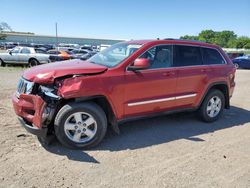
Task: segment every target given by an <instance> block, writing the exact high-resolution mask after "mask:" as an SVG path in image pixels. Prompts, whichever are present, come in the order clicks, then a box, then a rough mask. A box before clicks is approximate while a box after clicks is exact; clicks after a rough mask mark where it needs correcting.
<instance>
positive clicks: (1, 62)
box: [0, 59, 6, 67]
mask: <svg viewBox="0 0 250 188" xmlns="http://www.w3.org/2000/svg"><path fill="white" fill-rule="evenodd" d="M5 65H6V64H5V63H4V62H3V60H2V59H0V66H1V67H5Z"/></svg>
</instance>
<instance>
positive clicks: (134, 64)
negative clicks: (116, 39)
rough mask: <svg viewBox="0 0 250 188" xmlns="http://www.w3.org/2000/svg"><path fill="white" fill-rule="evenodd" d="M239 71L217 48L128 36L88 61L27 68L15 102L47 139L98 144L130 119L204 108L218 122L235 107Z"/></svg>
mask: <svg viewBox="0 0 250 188" xmlns="http://www.w3.org/2000/svg"><path fill="white" fill-rule="evenodd" d="M235 70H236V68H235V67H234V65H233V63H232V61H231V60H230V59H229V57H228V56H227V55H226V54H225V53H224V52H223V50H222V49H221V48H220V47H218V46H216V45H212V44H207V43H203V42H194V41H185V40H175V39H166V40H140V41H128V42H122V43H117V44H115V45H113V46H111V47H109V48H107V49H105V50H103V51H101V52H99V53H97V54H96V55H94V56H93V57H91V58H90V59H89V60H87V61H82V60H72V61H66V62H64V63H60V62H58V63H54V64H53V66H46V65H45V66H38V67H34V68H32V69H29V70H27V71H25V72H24V74H23V75H22V77H21V78H20V81H19V85H18V88H17V91H16V93H14V94H13V97H12V102H13V106H14V109H15V112H16V114H17V115H18V116H19V117H18V118H19V121H20V122H21V124H22V125H23V126H24V128H25V129H26V130H28V131H29V132H31V133H33V134H35V135H37V136H38V137H40V138H41V140H42V139H46V136H47V134H55V135H56V137H57V138H58V140H59V141H60V142H61V143H62V144H63V145H65V146H67V147H71V148H78V149H82V148H91V147H93V146H96V145H97V144H98V143H100V142H101V141H102V139H103V138H104V136H105V134H106V131H107V126H108V125H110V126H111V127H112V128H113V129H114V130H115V131H116V132H119V126H118V124H119V123H121V122H124V121H128V120H133V119H138V118H142V117H144V118H146V117H149V116H155V115H160V114H162V115H164V114H169V113H174V112H180V111H198V113H197V114H199V117H200V118H201V119H202V120H203V121H205V122H213V121H216V120H217V119H219V118H220V117H221V115H222V114H223V110H224V109H225V108H226V109H228V108H229V107H230V98H231V97H232V94H233V91H234V87H235V81H234V79H235ZM27 104H28V105H27ZM212 126H214V125H212ZM152 129H154V127H152ZM199 129H202V128H199ZM205 129H207V128H206V127H205ZM145 142H147V141H146V140H145Z"/></svg>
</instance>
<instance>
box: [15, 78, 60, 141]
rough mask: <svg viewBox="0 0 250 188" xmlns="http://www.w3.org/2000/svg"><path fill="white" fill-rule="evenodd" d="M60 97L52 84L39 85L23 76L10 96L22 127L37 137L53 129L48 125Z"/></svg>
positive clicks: (45, 134) (44, 135) (43, 135)
mask: <svg viewBox="0 0 250 188" xmlns="http://www.w3.org/2000/svg"><path fill="white" fill-rule="evenodd" d="M60 99H61V97H59V96H58V95H57V88H56V86H54V85H49V86H44V85H39V84H36V83H33V82H30V81H28V80H25V79H23V78H21V79H20V81H19V84H18V89H17V92H16V93H15V94H14V95H13V96H12V102H13V107H14V109H15V112H16V114H17V115H18V119H19V121H20V122H21V124H22V125H23V127H24V128H25V129H26V130H27V131H28V132H30V133H32V134H35V135H37V136H38V137H46V136H47V134H48V133H49V132H51V131H53V129H52V127H51V126H49V125H50V124H51V122H52V121H53V118H54V115H55V111H56V109H57V106H58V103H59V101H60Z"/></svg>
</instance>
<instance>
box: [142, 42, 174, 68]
mask: <svg viewBox="0 0 250 188" xmlns="http://www.w3.org/2000/svg"><path fill="white" fill-rule="evenodd" d="M139 58H147V59H149V60H150V64H151V66H150V68H149V69H159V68H167V67H172V65H173V62H172V60H173V46H172V45H159V46H155V47H153V48H150V49H149V50H147V51H146V52H144V53H143V54H142V55H141V56H140V57H139Z"/></svg>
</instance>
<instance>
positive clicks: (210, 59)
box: [202, 48, 226, 65]
mask: <svg viewBox="0 0 250 188" xmlns="http://www.w3.org/2000/svg"><path fill="white" fill-rule="evenodd" d="M202 52H203V53H202V54H203V61H204V64H205V65H212V64H225V63H226V62H225V61H224V59H223V58H222V57H221V55H220V53H219V52H218V51H217V50H215V49H211V48H202Z"/></svg>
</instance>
